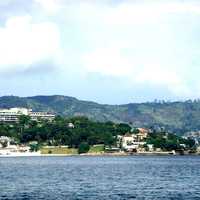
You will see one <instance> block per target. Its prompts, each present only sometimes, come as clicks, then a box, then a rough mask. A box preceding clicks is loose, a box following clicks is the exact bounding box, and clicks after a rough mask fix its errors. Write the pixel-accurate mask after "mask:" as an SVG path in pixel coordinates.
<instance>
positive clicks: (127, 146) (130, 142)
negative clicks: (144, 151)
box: [121, 133, 146, 151]
mask: <svg viewBox="0 0 200 200" xmlns="http://www.w3.org/2000/svg"><path fill="white" fill-rule="evenodd" d="M145 144H146V142H144V141H143V140H139V138H138V137H137V134H130V133H126V134H125V135H124V136H122V138H121V147H122V149H124V150H125V151H137V149H139V148H140V147H142V146H144V145H145Z"/></svg>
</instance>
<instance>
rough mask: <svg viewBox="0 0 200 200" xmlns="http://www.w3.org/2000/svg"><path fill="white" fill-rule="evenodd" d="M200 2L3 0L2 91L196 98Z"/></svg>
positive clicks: (114, 99)
mask: <svg viewBox="0 0 200 200" xmlns="http://www.w3.org/2000/svg"><path fill="white" fill-rule="evenodd" d="M199 36H200V2H199V1H198V0H197V1H193V0H188V1H182V0H180V1H178V0H177V1H176V0H171V1H170V0H168V1H165V0H160V1H159V0H153V1H151V0H146V1H145V0H135V1H128V0H121V1H120V0H117V1H116V0H99V1H98V0H96V1H95V0H80V1H78V0H7V1H0V55H1V56H0V95H1V96H3V95H18V96H33V95H41V94H43V95H53V94H61V95H68V96H74V97H77V98H79V99H84V100H92V101H97V102H100V103H109V104H121V103H128V102H145V101H153V100H154V99H165V100H185V99H189V98H192V99H194V98H199V97H200V78H199V74H200V37H199Z"/></svg>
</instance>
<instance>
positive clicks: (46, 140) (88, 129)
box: [0, 116, 131, 149]
mask: <svg viewBox="0 0 200 200" xmlns="http://www.w3.org/2000/svg"><path fill="white" fill-rule="evenodd" d="M69 124H73V127H71V126H69ZM130 130H131V127H130V126H129V125H127V124H122V123H120V124H115V123H113V122H105V123H104V122H95V121H91V120H89V119H88V118H86V117H74V118H69V119H67V118H64V117H59V116H58V117H56V118H55V120H54V121H52V122H49V121H42V120H40V121H39V122H36V121H32V120H30V118H29V117H27V116H21V117H20V119H19V123H17V124H12V125H9V124H1V125H0V136H9V137H12V138H15V139H16V141H18V142H19V143H28V142H31V141H37V142H38V143H40V144H46V145H68V146H69V147H75V148H78V147H80V145H82V144H85V143H87V144H89V145H94V144H104V145H108V146H111V145H113V144H115V142H116V136H117V135H119V134H120V135H121V134H125V133H126V132H129V131H130ZM33 149H34V147H33Z"/></svg>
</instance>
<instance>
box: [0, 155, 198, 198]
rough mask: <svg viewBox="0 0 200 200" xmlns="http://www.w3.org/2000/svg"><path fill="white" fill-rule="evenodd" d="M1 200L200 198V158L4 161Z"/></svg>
mask: <svg viewBox="0 0 200 200" xmlns="http://www.w3.org/2000/svg"><path fill="white" fill-rule="evenodd" d="M0 199H4V200H5V199H27V200H28V199H34V200H39V199H48V200H51V199H52V200H57V199H67V200H68V199H69V200H81V199H92V200H104V199H105V200H110V199H111V200H112V199H113V200H121V199H139V200H140V199H141V200H142V199H148V200H151V199H153V200H156V199H171V200H172V199H174V200H179V199H181V200H182V199H186V200H192V199H198V200H199V199H200V156H199V157H198V156H163V157H162V156H161V157H160V156H127V157H112V156H107V157H106V156H105V157H100V156H99V157H87V156H72V157H24V158H22V157H21V158H0Z"/></svg>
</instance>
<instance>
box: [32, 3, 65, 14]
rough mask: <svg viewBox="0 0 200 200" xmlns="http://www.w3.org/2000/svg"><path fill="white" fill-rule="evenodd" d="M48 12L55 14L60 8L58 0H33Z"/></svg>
mask: <svg viewBox="0 0 200 200" xmlns="http://www.w3.org/2000/svg"><path fill="white" fill-rule="evenodd" d="M35 2H36V3H39V4H40V5H41V6H42V8H43V9H44V10H45V11H46V12H47V13H48V14H55V13H57V12H58V11H59V9H60V8H61V2H60V0H35Z"/></svg>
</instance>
